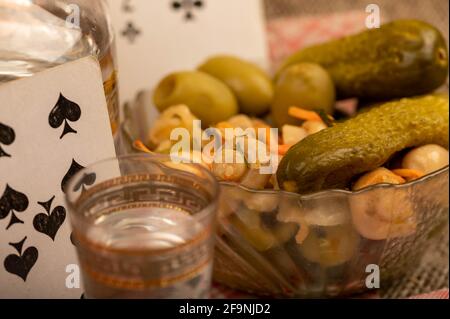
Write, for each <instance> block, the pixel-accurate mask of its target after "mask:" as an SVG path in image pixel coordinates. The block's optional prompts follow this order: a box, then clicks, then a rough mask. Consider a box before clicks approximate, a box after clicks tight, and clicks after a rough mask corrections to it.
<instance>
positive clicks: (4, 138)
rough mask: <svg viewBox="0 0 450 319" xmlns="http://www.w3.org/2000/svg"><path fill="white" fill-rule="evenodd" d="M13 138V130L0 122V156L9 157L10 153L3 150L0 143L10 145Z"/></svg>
mask: <svg viewBox="0 0 450 319" xmlns="http://www.w3.org/2000/svg"><path fill="white" fill-rule="evenodd" d="M15 139H16V134H15V133H14V130H13V129H12V128H11V127H9V126H7V125H5V124H3V123H0V157H11V155H9V154H8V153H6V152H5V151H4V150H3V148H2V145H1V144H4V145H11V144H12V143H14V140H15Z"/></svg>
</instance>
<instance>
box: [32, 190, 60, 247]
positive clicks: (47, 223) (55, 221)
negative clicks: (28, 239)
mask: <svg viewBox="0 0 450 319" xmlns="http://www.w3.org/2000/svg"><path fill="white" fill-rule="evenodd" d="M54 199H55V196H53V197H52V198H51V199H50V200H49V201H48V202H45V203H43V202H38V204H39V205H41V206H42V207H43V208H44V209H45V211H46V213H47V214H43V213H41V214H38V215H36V216H34V219H33V226H34V229H36V230H37V231H38V232H40V233H43V234H45V235H47V236H48V237H50V238H51V239H52V240H53V241H55V237H56V234H57V233H58V231H59V228H60V227H61V225H62V224H63V223H64V220H65V219H66V209H65V208H64V207H62V206H57V207H55V208H54V209H53V210H52V211H51V212H50V210H51V208H52V203H53V200H54Z"/></svg>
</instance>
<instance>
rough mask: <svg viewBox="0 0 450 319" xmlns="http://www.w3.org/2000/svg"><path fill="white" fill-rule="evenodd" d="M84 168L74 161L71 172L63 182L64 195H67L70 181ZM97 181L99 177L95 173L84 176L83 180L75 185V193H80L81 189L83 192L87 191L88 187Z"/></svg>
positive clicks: (69, 171)
mask: <svg viewBox="0 0 450 319" xmlns="http://www.w3.org/2000/svg"><path fill="white" fill-rule="evenodd" d="M84 168H85V167H84V166H82V165H80V164H78V163H77V162H76V161H75V160H74V159H72V164H71V165H70V168H69V170H68V171H67V173H66V175H65V176H64V178H63V180H62V181H61V189H62V191H63V192H64V193H66V191H67V189H66V187H67V183H68V182H69V180H70V179H71V178H72V177H73V176H75V174H77V173H78V172H79V171H81V170H82V169H84ZM96 179H97V175H96V174H95V173H85V174H83V176H82V177H81V179H80V180H79V181H78V182H77V183H76V184H75V186H74V189H73V191H74V192H78V191H79V190H80V189H81V191H85V190H86V187H87V186H92V185H94V183H95V181H96Z"/></svg>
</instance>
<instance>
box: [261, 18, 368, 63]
mask: <svg viewBox="0 0 450 319" xmlns="http://www.w3.org/2000/svg"><path fill="white" fill-rule="evenodd" d="M365 19H366V15H365V14H364V11H351V12H347V13H336V14H331V15H327V16H314V17H302V18H301V19H299V18H298V17H290V18H279V19H273V20H270V22H269V23H268V25H267V32H268V33H267V37H268V42H269V52H270V57H271V60H272V66H274V67H277V66H279V64H280V63H281V62H282V60H283V59H284V58H286V57H287V56H289V55H291V54H292V53H294V52H296V51H297V50H299V49H302V48H304V47H307V46H311V45H314V44H317V43H321V42H325V41H327V40H330V39H334V38H339V37H341V36H343V35H347V34H353V33H357V32H358V31H361V30H362V29H363V28H364V27H365Z"/></svg>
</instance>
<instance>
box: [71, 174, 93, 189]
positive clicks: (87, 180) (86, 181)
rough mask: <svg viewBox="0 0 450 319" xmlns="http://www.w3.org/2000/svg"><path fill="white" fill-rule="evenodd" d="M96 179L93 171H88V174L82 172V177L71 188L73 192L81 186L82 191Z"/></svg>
mask: <svg viewBox="0 0 450 319" xmlns="http://www.w3.org/2000/svg"><path fill="white" fill-rule="evenodd" d="M96 179H97V176H96V174H95V173H89V174H86V173H84V174H83V177H82V178H81V179H80V181H79V182H78V183H77V184H76V185H75V187H74V189H73V190H74V191H75V192H78V191H79V190H80V188H81V191H82V192H84V191H85V190H86V186H92V185H94V183H95V180H96Z"/></svg>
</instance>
